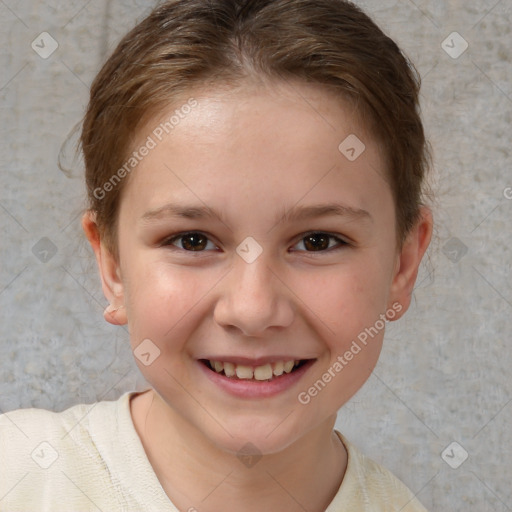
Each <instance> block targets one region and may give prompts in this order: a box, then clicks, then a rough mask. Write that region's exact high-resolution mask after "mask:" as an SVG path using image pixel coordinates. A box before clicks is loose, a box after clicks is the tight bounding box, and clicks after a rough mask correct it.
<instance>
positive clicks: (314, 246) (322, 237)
mask: <svg viewBox="0 0 512 512" xmlns="http://www.w3.org/2000/svg"><path fill="white" fill-rule="evenodd" d="M329 238H330V237H329V235H326V234H324V233H314V234H312V235H308V236H305V237H304V239H303V240H304V247H305V248H306V249H307V250H308V251H323V250H325V249H328V248H329Z"/></svg>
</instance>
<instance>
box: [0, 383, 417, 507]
mask: <svg viewBox="0 0 512 512" xmlns="http://www.w3.org/2000/svg"><path fill="white" fill-rule="evenodd" d="M134 393H135V392H129V393H125V394H123V395H122V396H121V397H120V398H119V399H118V400H115V401H103V402H96V403H93V404H81V405H75V406H73V407H70V408H69V409H67V410H65V411H63V412H60V413H56V412H51V411H46V410H43V409H19V410H16V411H11V412H9V413H7V414H3V415H0V511H2V512H4V511H6V512H7V511H9V512H21V511H23V512H27V511H36V510H37V511H51V512H58V511H65V512H69V511H73V512H82V511H98V510H101V511H105V512H106V511H109V512H111V511H118V510H119V511H121V510H122V511H124V512H129V511H130V512H131V511H134V512H135V511H136V512H142V511H152V512H153V511H154V512H156V511H158V512H179V511H178V509H177V508H176V507H175V506H174V505H173V504H172V503H171V501H170V500H169V498H168V496H167V495H166V494H165V492H164V490H163V488H162V486H161V485H160V482H159V481H158V478H157V477H156V474H155V472H154V471H153V468H152V466H151V464H150V463H149V460H148V458H147V456H146V453H145V451H144V448H143V446H142V443H141V441H140V438H139V436H138V434H137V432H136V430H135V427H134V425H133V421H132V417H131V414H130V397H131V396H132V395H133V394H134ZM337 434H338V435H339V437H340V439H341V441H342V442H343V444H344V445H345V447H346V449H347V452H348V462H347V469H346V472H345V476H344V478H343V482H342V483H341V485H340V488H339V490H338V492H337V494H336V496H335V497H334V499H333V500H332V502H331V504H330V505H329V507H328V508H327V509H326V511H325V512H342V511H347V512H348V511H350V512H355V511H357V512H391V511H393V512H395V511H401V512H426V509H425V508H424V507H423V506H422V505H421V504H420V503H419V502H418V500H417V499H416V498H414V496H413V494H412V493H411V491H409V490H408V489H407V487H406V486H405V485H404V484H403V483H402V482H400V481H399V480H398V479H397V478H396V477H395V476H393V475H392V474H391V473H390V472H389V471H388V470H386V469H384V468H383V467H382V466H380V465H379V464H377V463H376V462H374V461H372V460H370V459H368V458H367V457H365V456H364V455H363V454H362V453H360V452H359V450H357V449H356V448H355V447H354V446H353V445H352V444H351V443H349V442H348V441H347V440H346V439H345V438H344V437H343V436H342V435H341V434H340V433H339V432H337ZM199 508H200V507H199ZM182 512H185V511H182ZM187 512H195V508H194V504H193V503H191V504H190V508H189V509H188V511H187Z"/></svg>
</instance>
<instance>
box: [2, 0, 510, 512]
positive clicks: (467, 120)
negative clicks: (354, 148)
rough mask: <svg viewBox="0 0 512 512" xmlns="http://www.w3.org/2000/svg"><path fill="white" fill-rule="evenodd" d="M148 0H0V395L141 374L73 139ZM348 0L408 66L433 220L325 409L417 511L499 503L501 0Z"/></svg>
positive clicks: (505, 168)
mask: <svg viewBox="0 0 512 512" xmlns="http://www.w3.org/2000/svg"><path fill="white" fill-rule="evenodd" d="M151 5H152V2H144V1H142V0H138V1H135V0H131V1H125V2H121V1H116V0H113V1H106V0H94V1H90V2H87V1H76V0H75V1H64V0H62V1H58V0H53V1H52V0H48V1H46V2H37V1H29V0H19V1H16V0H2V1H0V34H1V38H2V41H1V46H0V70H1V72H0V115H1V137H0V155H1V157H0V160H1V161H0V166H1V178H2V181H1V184H2V186H1V187H0V226H1V230H2V240H1V245H0V247H1V267H0V304H1V311H2V316H1V321H2V335H1V339H0V353H1V363H0V408H1V409H2V410H3V411H9V410H12V409H15V408H19V407H30V406H35V407H44V408H48V409H53V410H62V409H64V408H66V407H68V406H70V405H72V404H75V403H78V402H84V401H86V402H90V401H94V400H98V399H114V398H116V397H118V396H119V395H120V394H121V393H122V392H124V391H127V390H131V389H135V388H137V389H139V388H141V387H142V386H144V381H143V380H142V378H141V377H139V375H138V370H137V369H136V367H135V364H134V363H133V361H132V354H131V352H130V350H129V348H128V335H127V332H126V330H125V329H123V328H115V327H113V326H111V325H109V324H106V323H105V322H104V321H103V318H102V310H103V308H104V307H105V305H106V301H105V299H104V297H103V296H102V292H101V288H100V286H99V280H98V278H97V275H96V270H95V267H94V262H93V259H92V254H91V251H90V250H89V248H88V247H87V246H86V244H85V242H84V238H83V236H82V234H81V231H80V225H79V215H80V213H81V211H82V208H83V206H84V188H83V184H82V178H81V175H80V162H79V161H78V162H77V161H74V160H73V154H72V151H71V150H70V148H72V144H73V141H74V140H76V133H75V134H73V128H74V126H75V125H76V123H78V122H79V121H80V119H81V116H82V114H83V109H84V106H85V104H86V101H87V97H88V87H89V85H90V83H91V80H92V78H93V77H94V74H95V72H97V70H98V69H99V65H100V63H101V62H102V60H103V59H104V57H105V55H106V54H107V53H108V52H109V51H110V50H111V49H112V45H113V44H114V43H115V42H116V41H117V40H118V39H119V37H120V36H121V35H122V34H123V33H124V32H125V31H126V30H127V29H128V28H129V27H131V26H132V25H133V24H134V23H135V21H136V20H139V19H141V18H142V17H143V16H144V14H146V12H147V11H148V9H149V8H150V7H151ZM360 5H361V6H362V7H365V8H366V9H367V10H368V11H369V12H370V13H371V14H372V15H373V16H374V18H375V19H376V20H377V22H378V23H380V25H381V26H382V27H383V28H384V29H385V30H386V31H387V32H388V33H389V34H390V35H391V36H392V37H394V38H395V40H397V42H398V43H399V44H400V45H401V46H402V48H403V49H404V50H405V52H406V53H407V54H408V55H409V56H410V57H411V58H412V60H413V61H414V62H415V63H416V65H417V67H418V69H419V71H420V73H421V75H422V77H423V92H422V101H423V110H424V118H425V123H426V128H427V131H428V135H429V138H430V140H431V142H432V144H433V147H434V156H435V179H434V189H435V191H436V202H435V204H434V212H435V219H436V223H437V225H436V239H435V241H434V243H433V245H432V246H431V249H430V251H429V262H427V264H426V265H424V266H423V268H422V271H421V275H420V277H419V279H418V284H417V287H416V291H415V294H414V298H415V300H414V303H413V305H412V307H411V309H410V311H409V312H408V313H407V315H406V316H405V318H404V319H402V320H400V321H399V322H397V323H393V324H390V325H389V328H388V332H387V335H386V341H385V346H384V350H383V354H382V357H381V359H380V361H379V364H378V366H377V368H376V370H375V372H374V374H373V375H372V376H371V377H370V379H369V381H368V383H367V384H366V386H365V387H363V389H362V390H361V391H360V392H359V393H358V394H357V395H356V396H355V397H354V398H353V399H352V400H351V401H350V402H349V403H348V404H347V405H346V406H345V407H344V408H343V409H342V411H341V412H340V414H339V416H338V424H337V425H338V428H339V429H340V430H341V431H342V432H343V433H344V434H345V435H346V436H347V437H348V438H349V439H351V440H352V441H353V442H354V443H355V444H357V445H359V446H360V447H361V448H362V449H363V451H365V452H366V453H367V454H368V455H370V456H371V457H373V458H374V459H376V460H378V461H379V462H382V463H383V464H384V465H385V466H387V467H388V468H390V469H391V470H392V471H393V472H394V473H395V474H396V475H397V476H399V477H400V478H401V479H402V480H403V481H404V482H406V483H407V484H408V485H409V487H411V489H413V490H414V491H415V492H418V497H419V498H420V500H421V501H422V502H423V503H424V504H425V505H426V506H427V507H428V508H429V509H430V510H432V511H447V510H450V511H463V510H464V511H465V510H474V511H478V512H484V511H496V512H501V511H506V510H508V511H510V510H512V488H511V486H510V482H511V481H512V462H511V461H512V443H511V441H512V433H511V428H510V425H512V404H511V403H510V402H511V401H512V381H511V378H510V375H511V370H510V368H511V366H512V364H511V363H512V357H511V355H512V342H511V331H512V320H511V318H512V292H511V289H510V284H511V270H510V269H511V249H510V244H511V242H512V228H511V226H512V224H511V219H512V156H511V130H512V82H511V79H512V65H511V60H512V51H511V48H512V32H511V24H512V0H502V1H497V2H496V1H495V0H485V1H479V2H463V1H462V0H452V1H446V2H427V1H424V0H416V1H414V2H413V1H412V0H411V1H406V0H403V1H397V0H386V1H377V0H371V1H368V2H360ZM42 32H47V33H48V34H49V36H47V35H43V36H39V34H41V33H42ZM453 32H457V33H458V34H459V35H457V34H455V35H454V34H452V33H453ZM50 36H51V38H52V39H53V40H54V41H55V42H53V40H52V39H50ZM41 39H43V41H42V42H41ZM33 41H34V43H33V47H34V48H33V47H32V46H31V43H32V42H33ZM443 41H445V42H444V43H443ZM55 44H58V47H57V48H56V50H55V51H54V53H52V54H51V55H50V56H48V55H47V54H48V53H49V52H50V51H51V50H52V45H55ZM466 44H467V45H468V47H467V49H466V50H465V51H464V52H463V53H461V52H462V50H464V48H465V46H466ZM459 54H460V55H459ZM40 55H41V56H40ZM43 57H47V58H43ZM74 137H75V138H74ZM66 139H68V144H67V145H66V146H65V147H64V150H63V152H62V160H63V164H64V165H66V166H67V167H69V168H70V171H69V172H68V173H67V175H66V174H64V173H63V172H62V171H60V170H59V168H58V166H57V155H58V154H59V151H60V150H61V147H62V145H63V143H64V141H65V140H66ZM453 442H455V443H457V444H456V445H451V446H449V445H450V444H451V443H453ZM447 447H449V448H448V449H447V450H446V451H445V448H447ZM442 453H443V454H444V455H443V456H442V455H441V454H442ZM466 453H467V454H468V458H467V460H465V461H464V462H463V463H462V464H460V463H461V461H462V460H463V458H464V457H465V454H466ZM458 464H460V466H459V467H455V466H457V465H458Z"/></svg>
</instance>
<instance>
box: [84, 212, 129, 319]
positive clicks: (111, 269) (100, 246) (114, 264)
mask: <svg viewBox="0 0 512 512" xmlns="http://www.w3.org/2000/svg"><path fill="white" fill-rule="evenodd" d="M82 228H83V230H84V233H85V235H86V237H87V239H88V240H89V243H90V244H91V247H92V249H93V251H94V255H95V257H96V263H97V264H98V269H99V272H100V277H101V284H102V288H103V294H104V295H105V297H106V299H107V300H108V301H109V303H110V304H109V306H107V308H106V309H105V311H104V313H103V316H104V318H105V320H106V321H107V322H109V323H111V324H113V325H124V324H126V323H127V318H126V310H125V308H124V305H123V303H124V288H123V283H122V280H121V272H120V268H119V263H118V261H117V259H116V258H115V257H114V255H113V254H112V253H111V252H110V251H109V250H108V249H107V248H106V247H105V244H104V243H103V242H102V240H101V236H100V232H99V229H98V225H97V224H96V215H95V213H94V212H93V211H87V212H86V213H84V215H83V217H82Z"/></svg>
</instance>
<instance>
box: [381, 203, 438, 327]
mask: <svg viewBox="0 0 512 512" xmlns="http://www.w3.org/2000/svg"><path fill="white" fill-rule="evenodd" d="M432 226H433V218H432V212H431V210H430V208H428V207H426V206H423V207H421V209H420V218H419V219H418V221H417V223H416V225H415V226H414V227H413V228H412V229H411V231H410V232H409V234H408V235H407V237H406V239H405V241H404V243H403V246H402V248H401V250H400V252H399V253H398V254H397V261H396V265H395V271H394V275H393V281H392V283H391V290H390V294H389V304H388V307H391V305H392V304H394V303H397V302H398V303H399V304H401V306H402V308H401V309H400V311H399V312H398V311H397V315H395V317H394V318H393V320H398V318H400V317H401V316H402V315H403V314H404V313H405V312H406V311H407V310H408V309H409V305H410V304H411V296H412V292H413V289H414V283H415V282H416V278H417V276H418V269H419V266H420V263H421V260H422V258H423V255H424V254H425V251H426V250H427V247H428V245H429V243H430V239H431V237H432ZM393 309H394V308H393Z"/></svg>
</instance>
